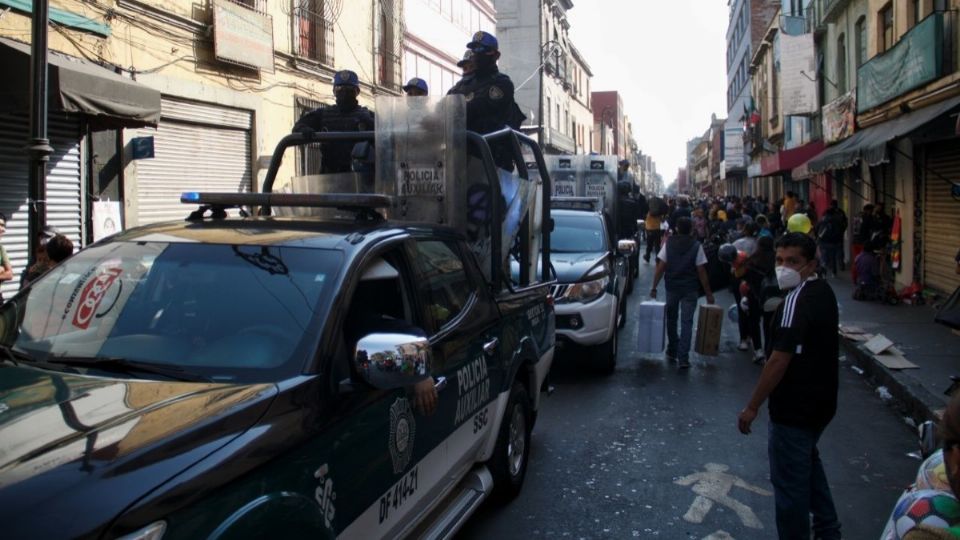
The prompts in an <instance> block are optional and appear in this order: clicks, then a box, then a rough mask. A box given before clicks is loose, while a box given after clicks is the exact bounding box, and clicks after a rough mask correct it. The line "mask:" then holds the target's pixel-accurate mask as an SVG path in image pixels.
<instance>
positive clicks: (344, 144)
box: [293, 105, 374, 174]
mask: <svg viewBox="0 0 960 540" xmlns="http://www.w3.org/2000/svg"><path fill="white" fill-rule="evenodd" d="M302 128H310V129H312V130H314V131H329V132H357V131H373V129H374V117H373V113H372V112H370V109H367V108H366V107H361V106H357V107H354V108H351V109H349V110H343V109H341V108H340V107H339V106H338V105H331V106H329V107H323V108H320V109H316V110H313V111H310V112H308V113H307V114H305V115H303V117H302V118H300V120H299V121H298V122H297V123H296V125H295V126H294V127H293V131H299V130H300V129H302ZM355 144H356V142H354V141H339V142H328V143H322V144H321V145H320V151H321V153H322V154H323V163H322V165H321V168H320V172H321V173H324V174H326V173H342V172H350V170H351V161H352V157H351V153H352V152H353V147H354V145H355Z"/></svg>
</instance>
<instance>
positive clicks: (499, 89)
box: [447, 32, 525, 169]
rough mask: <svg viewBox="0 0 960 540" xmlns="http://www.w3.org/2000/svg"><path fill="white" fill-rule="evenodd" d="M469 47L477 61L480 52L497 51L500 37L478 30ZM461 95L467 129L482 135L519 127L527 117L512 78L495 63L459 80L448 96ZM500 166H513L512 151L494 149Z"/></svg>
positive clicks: (479, 67)
mask: <svg viewBox="0 0 960 540" xmlns="http://www.w3.org/2000/svg"><path fill="white" fill-rule="evenodd" d="M467 47H468V48H469V49H470V50H471V51H472V52H473V53H474V54H473V59H474V62H477V59H478V57H479V56H480V55H483V54H489V53H491V52H497V51H498V50H499V45H498V42H497V38H495V37H493V36H492V35H490V34H488V33H487V32H477V33H476V34H474V36H473V41H471V42H470V43H468V44H467ZM456 94H460V95H463V96H464V97H465V98H466V101H467V129H468V130H469V131H474V132H476V133H479V134H481V135H483V134H487V133H493V132H494V131H499V130H501V129H503V128H505V127H511V128H513V129H519V128H520V124H521V123H522V122H523V120H524V119H525V117H524V116H523V114H522V113H521V112H520V109H519V107H517V104H516V102H515V101H514V99H513V81H511V80H510V77H508V76H506V75H504V74H503V73H500V70H498V69H497V66H496V64H492V65H490V66H487V67H486V68H484V67H482V66H480V65H479V64H478V65H477V68H476V70H475V71H474V72H472V73H470V74H469V75H467V76H464V77H463V78H462V79H460V81H459V82H457V84H456V85H455V86H454V87H453V88H451V89H450V91H449V92H447V95H456ZM494 154H495V156H494V157H495V159H496V161H497V164H498V166H501V167H502V168H505V169H512V168H513V167H512V165H509V163H510V162H511V159H510V156H509V152H506V151H503V150H500V149H494Z"/></svg>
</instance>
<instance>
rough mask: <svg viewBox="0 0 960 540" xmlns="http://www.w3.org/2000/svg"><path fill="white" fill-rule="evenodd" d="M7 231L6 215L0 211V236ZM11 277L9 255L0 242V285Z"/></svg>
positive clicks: (0, 300) (11, 269)
mask: <svg viewBox="0 0 960 540" xmlns="http://www.w3.org/2000/svg"><path fill="white" fill-rule="evenodd" d="M6 232H7V216H6V215H5V214H3V213H0V237H3V235H4V233H6ZM11 279H13V266H12V265H11V264H10V257H9V256H8V255H7V250H6V249H4V247H3V244H0V285H2V284H3V283H4V282H7V281H10V280H11ZM2 303H3V293H2V292H0V304H2Z"/></svg>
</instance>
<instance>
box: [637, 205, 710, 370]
mask: <svg viewBox="0 0 960 540" xmlns="http://www.w3.org/2000/svg"><path fill="white" fill-rule="evenodd" d="M692 230H693V222H692V221H691V220H690V218H688V217H682V218H680V219H679V220H677V233H676V234H675V235H673V236H671V237H670V239H669V240H668V241H667V243H666V245H664V246H663V247H662V248H661V249H660V253H659V254H658V255H657V270H656V272H655V274H654V276H653V288H652V289H650V296H651V297H653V298H656V297H657V285H658V284H659V283H660V280H661V278H665V282H666V289H667V302H666V304H667V360H668V361H671V362H672V361H673V360H677V362H678V367H679V368H680V369H686V368H688V367H690V342H691V340H692V339H693V314H694V311H696V309H697V298H698V297H699V294H698V292H699V290H700V287H703V290H704V291H705V292H706V294H707V302H708V303H710V304H713V303H714V298H713V291H712V290H711V289H710V280H709V279H707V268H706V265H707V255H706V253H704V251H703V246H702V245H701V244H700V242H698V241H697V240H696V239H695V238H693V236H691V232H692ZM678 317H679V318H680V325H681V327H680V329H679V335H678V332H677V318H678Z"/></svg>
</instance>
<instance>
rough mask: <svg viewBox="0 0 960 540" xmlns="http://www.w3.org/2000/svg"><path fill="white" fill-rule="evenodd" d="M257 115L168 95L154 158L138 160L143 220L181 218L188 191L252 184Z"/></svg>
mask: <svg viewBox="0 0 960 540" xmlns="http://www.w3.org/2000/svg"><path fill="white" fill-rule="evenodd" d="M252 124H253V114H252V113H251V112H249V111H244V110H240V109H231V108H228V107H220V106H216V105H208V104H201V103H194V102H187V101H180V100H174V99H170V98H164V99H163V101H162V103H161V119H160V125H159V127H158V128H157V129H144V130H140V135H141V136H153V137H154V155H155V157H154V158H153V159H143V160H139V161H137V197H138V201H139V211H138V217H139V222H140V225H146V224H148V223H156V222H159V221H171V220H181V219H183V218H184V217H185V216H186V212H187V210H186V209H185V207H184V206H183V205H182V204H181V203H180V194H181V193H183V192H184V191H226V192H243V191H250V188H251V179H252V174H251V157H250V146H251V136H250V128H251V126H252Z"/></svg>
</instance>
